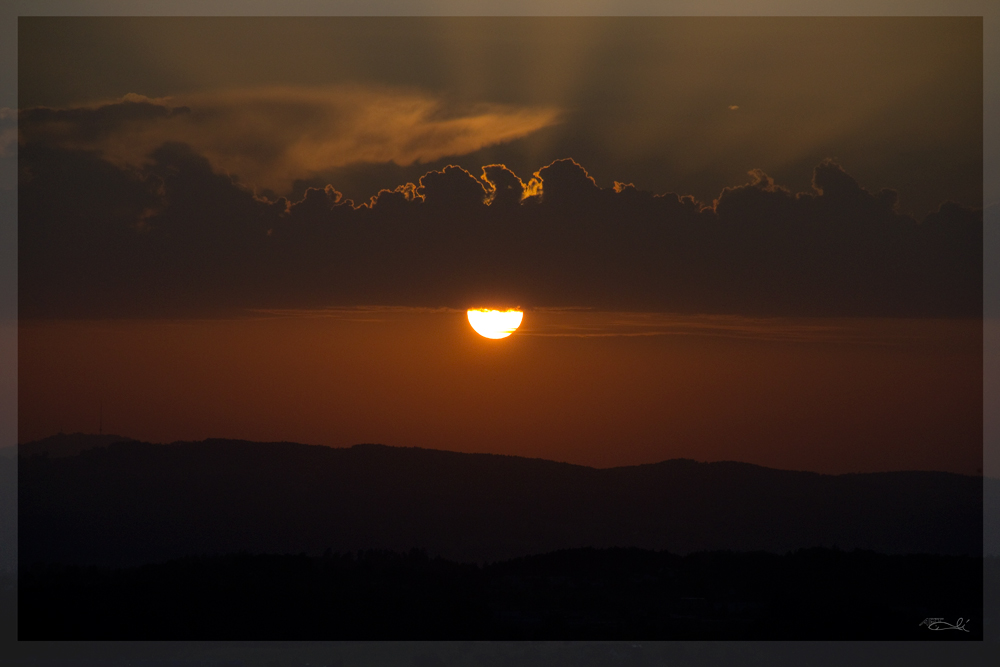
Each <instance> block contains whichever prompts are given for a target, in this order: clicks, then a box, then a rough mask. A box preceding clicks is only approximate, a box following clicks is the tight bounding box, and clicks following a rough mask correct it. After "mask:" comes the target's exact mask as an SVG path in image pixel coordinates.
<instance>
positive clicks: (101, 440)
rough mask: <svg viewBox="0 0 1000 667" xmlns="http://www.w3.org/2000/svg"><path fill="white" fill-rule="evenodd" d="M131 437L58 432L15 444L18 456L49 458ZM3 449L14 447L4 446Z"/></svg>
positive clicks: (68, 454) (74, 454) (126, 440)
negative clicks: (21, 443)
mask: <svg viewBox="0 0 1000 667" xmlns="http://www.w3.org/2000/svg"><path fill="white" fill-rule="evenodd" d="M131 440H132V438H124V437H122V436H120V435H94V434H92V433H59V434H57V435H50V436H49V437H47V438H42V439H41V440H35V441H34V442H28V443H25V444H23V445H18V446H17V449H16V451H17V455H18V456H19V457H27V456H48V457H50V458H60V457H63V456H76V455H77V454H79V453H80V452H83V451H86V450H88V449H94V448H96V447H107V446H108V445H111V444H114V443H116V442H128V441H131ZM5 449H14V448H13V447H11V448H5Z"/></svg>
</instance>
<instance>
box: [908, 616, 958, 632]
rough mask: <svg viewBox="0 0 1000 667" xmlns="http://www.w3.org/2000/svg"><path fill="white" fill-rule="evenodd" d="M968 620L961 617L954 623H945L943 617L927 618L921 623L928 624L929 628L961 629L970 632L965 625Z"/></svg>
mask: <svg viewBox="0 0 1000 667" xmlns="http://www.w3.org/2000/svg"><path fill="white" fill-rule="evenodd" d="M967 622H968V621H966V620H965V619H964V618H959V619H958V620H957V621H955V624H954V625H952V624H951V623H945V622H944V619H943V618H925V619H924V620H923V621H921V622H920V625H926V626H927V629H928V630H961V631H962V632H968V630H967V629H966V627H965V624H966V623H967Z"/></svg>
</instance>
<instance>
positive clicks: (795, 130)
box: [18, 17, 983, 216]
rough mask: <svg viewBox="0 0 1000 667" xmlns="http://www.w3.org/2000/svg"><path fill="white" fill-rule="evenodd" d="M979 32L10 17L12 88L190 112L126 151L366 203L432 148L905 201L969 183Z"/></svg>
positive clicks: (920, 206) (511, 163)
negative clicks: (826, 175)
mask: <svg viewBox="0 0 1000 667" xmlns="http://www.w3.org/2000/svg"><path fill="white" fill-rule="evenodd" d="M981 34H982V23H981V19H978V18H974V17H970V18H941V17H917V18H895V17H894V18H872V17H858V18H806V17H791V18H773V17H767V18H752V17H751V18H724V17H700V18H699V17H653V18H650V17H641V18H614V17H610V18H609V17H601V18H572V17H558V18H537V17H535V18H502V17H501V18H436V17H422V18H385V17H380V18H330V17H325V18H308V19H306V18H280V17H279V18H232V17H229V18H197V19H189V18H183V19H180V18H122V17H113V18H27V17H22V18H21V19H20V23H19V44H20V48H19V51H20V52H19V56H20V59H19V91H18V92H19V99H18V104H19V106H20V108H22V109H25V108H30V107H34V106H49V107H57V108H63V107H74V106H81V105H95V104H100V103H102V102H109V101H112V100H116V99H119V98H122V97H123V96H125V95H127V94H135V95H142V96H147V97H150V98H168V100H167V101H166V104H168V105H170V106H188V107H190V108H191V109H192V111H193V114H192V117H190V118H187V119H185V122H183V123H182V122H174V123H170V122H166V120H164V122H160V123H149V126H147V127H143V128H142V130H141V132H140V131H139V130H138V129H137V128H132V132H131V133H128V134H124V135H116V136H114V137H110V138H109V137H104V138H102V139H103V140H105V141H112V140H115V139H117V141H118V144H119V145H118V146H117V147H116V148H117V149H119V151H118V153H119V154H118V155H117V156H118V157H120V158H122V159H124V157H126V156H124V155H121V154H120V153H121V152H122V151H126V152H128V151H131V152H133V153H132V154H131V155H128V156H127V157H130V158H132V160H133V161H135V160H137V159H139V158H141V152H142V151H146V150H149V149H150V147H155V144H156V142H158V141H161V140H163V139H164V138H168V137H173V138H175V139H176V140H181V141H186V142H189V143H191V144H192V145H193V146H195V147H196V148H197V149H198V150H199V151H200V152H203V153H205V154H206V155H208V156H209V157H210V159H212V161H213V164H214V165H215V166H217V167H219V168H224V169H226V170H227V171H229V172H230V173H236V174H238V175H240V176H241V177H242V178H243V179H245V180H246V181H247V182H249V183H252V184H255V185H257V186H258V187H262V188H271V189H273V190H275V191H277V192H278V193H279V194H288V193H290V192H291V191H292V183H293V182H294V181H295V180H296V179H301V180H303V181H306V182H308V183H310V184H314V185H319V186H323V185H326V184H327V183H331V184H332V185H334V187H336V188H337V189H338V190H340V191H341V192H344V193H345V195H346V196H348V197H351V198H354V199H355V200H366V199H367V198H368V197H370V196H373V195H374V194H376V193H377V192H378V189H379V188H383V187H385V188H390V189H391V188H393V187H395V186H396V185H400V184H402V183H404V182H407V181H412V182H415V181H416V179H417V178H419V176H420V175H421V174H423V173H425V172H426V171H428V167H435V168H440V166H443V165H444V164H448V163H456V164H460V165H462V166H464V167H465V168H467V169H469V170H470V171H475V170H477V169H478V168H479V167H480V166H482V165H485V164H489V163H492V162H502V163H504V164H506V165H507V166H508V167H510V168H511V169H513V170H514V171H515V172H516V173H518V175H520V176H521V177H522V178H524V179H525V180H527V179H528V178H529V177H530V176H531V173H532V172H533V171H535V170H537V169H539V168H541V167H543V166H544V165H546V164H548V163H550V162H552V161H553V160H555V159H559V158H566V157H572V158H574V159H575V160H577V161H578V162H579V163H581V164H583V165H584V166H585V167H586V168H587V169H588V171H590V173H591V175H592V176H594V178H595V179H596V181H597V183H598V185H600V186H602V187H609V186H611V185H612V183H613V182H614V181H616V180H617V181H622V182H631V183H634V184H635V185H636V186H637V187H639V188H640V189H646V190H650V191H652V192H656V193H662V192H677V193H679V194H693V195H695V196H696V197H697V198H699V199H701V200H702V201H706V202H710V201H711V200H712V198H714V197H715V196H717V195H718V193H719V192H720V191H721V189H722V188H723V187H724V186H730V185H738V184H740V183H742V182H745V180H746V173H747V172H748V171H749V170H751V169H758V168H759V169H763V170H764V171H766V172H767V173H768V174H770V175H771V176H773V177H774V178H776V180H777V181H778V182H780V183H783V184H786V185H788V186H789V187H791V188H792V189H793V190H803V189H807V188H808V186H809V177H810V174H811V169H812V168H813V167H814V166H815V165H816V164H818V163H819V162H820V161H821V160H822V159H824V158H835V159H837V160H838V161H839V162H840V164H842V165H843V166H844V168H845V169H847V170H848V171H849V172H850V173H851V174H853V175H854V176H855V177H856V178H858V180H859V181H860V182H861V183H862V184H863V185H865V186H866V187H868V188H871V189H874V190H876V191H877V190H879V189H881V188H883V187H889V188H893V189H895V190H898V191H899V192H900V200H901V206H902V207H903V209H905V210H908V211H911V212H913V213H915V214H917V215H918V216H922V215H924V214H925V213H926V212H927V211H929V210H932V209H934V208H936V207H937V206H938V205H939V204H940V203H941V202H942V201H944V200H945V199H953V200H955V201H958V202H960V203H963V204H965V205H970V206H979V205H980V202H981V201H982V183H981V181H982V179H981V168H982V140H983V139H982V92H981V90H982V74H983V72H982V40H981ZM737 107H738V108H737ZM175 120H176V119H175ZM136 135H141V139H140V140H135V137H136ZM125 137H128V139H129V140H126V139H125ZM346 137H349V139H348V138H346ZM359 137H363V140H362V139H359ZM102 148H109V147H107V146H106V145H102ZM109 150H112V152H113V151H114V149H109ZM394 165H395V166H394ZM300 189H301V188H300Z"/></svg>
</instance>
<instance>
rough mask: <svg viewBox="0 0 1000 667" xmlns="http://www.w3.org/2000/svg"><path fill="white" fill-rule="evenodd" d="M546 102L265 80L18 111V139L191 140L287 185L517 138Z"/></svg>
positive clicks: (219, 161)
mask: <svg viewBox="0 0 1000 667" xmlns="http://www.w3.org/2000/svg"><path fill="white" fill-rule="evenodd" d="M559 118H560V112H559V110H558V109H555V108H552V107H517V106H512V105H500V104H478V105H472V106H466V107H453V106H450V105H449V104H447V103H446V102H444V101H443V100H441V99H439V98H437V97H435V96H433V95H431V94H429V93H426V92H422V91H417V90H400V89H390V88H375V87H363V86H336V87H322V88H305V87H270V88H253V89H243V90H230V91H224V92H213V93H194V94H187V95H178V96H175V97H171V98H160V99H151V98H147V97H144V96H142V95H137V94H134V93H130V94H128V95H126V96H125V97H123V98H122V99H120V100H115V101H113V102H109V103H107V104H103V105H99V106H96V107H77V108H72V109H48V108H32V109H25V110H23V111H22V112H21V134H22V139H23V140H24V141H27V142H30V141H45V142H47V143H49V144H51V145H57V146H60V147H64V148H75V149H86V150H96V151H99V153H100V154H101V155H102V156H103V157H104V158H106V159H107V160H109V161H111V162H112V163H114V164H117V165H119V166H131V167H135V166H138V165H141V164H144V163H145V162H146V161H147V160H148V155H149V154H150V153H151V152H152V151H153V150H155V149H156V148H157V147H158V146H160V145H162V144H163V143H164V142H167V141H172V142H179V143H185V144H188V145H190V146H192V147H193V148H194V149H195V150H196V151H197V152H198V153H200V154H202V155H204V156H205V157H206V158H208V160H209V162H210V163H211V164H212V166H213V167H214V168H215V169H216V170H218V171H223V172H226V173H229V174H233V175H237V176H238V177H239V178H240V180H241V181H243V182H244V183H247V184H250V185H253V186H255V187H257V188H262V189H263V188H267V189H270V190H273V191H276V192H282V193H287V192H289V191H290V190H291V188H292V184H293V182H294V181H295V180H297V179H309V178H311V177H313V176H314V175H315V174H317V173H320V172H323V171H328V170H331V169H335V168H338V167H343V166H346V165H351V164H356V163H388V162H392V163H396V164H399V165H411V164H415V163H427V162H432V161H434V160H438V159H441V158H444V157H448V156H461V155H466V154H469V153H472V152H474V151H477V150H479V149H481V148H484V147H487V146H491V145H495V144H501V143H505V142H509V141H512V140H515V139H520V138H522V137H525V136H527V135H529V134H531V133H532V132H535V131H537V130H539V129H541V128H544V127H548V126H550V125H553V124H555V123H557V122H559Z"/></svg>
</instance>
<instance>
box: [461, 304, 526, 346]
mask: <svg viewBox="0 0 1000 667" xmlns="http://www.w3.org/2000/svg"><path fill="white" fill-rule="evenodd" d="M468 315H469V324H471V325H472V328H473V329H475V330H476V333H477V334H479V335H480V336H483V337H485V338H494V339H498V338H506V337H507V336H509V335H511V334H512V333H514V332H515V331H516V330H517V328H518V327H519V326H521V318H523V317H524V313H522V312H521V311H519V310H506V311H499V310H488V309H486V308H482V309H478V310H470V311H469V312H468Z"/></svg>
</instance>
